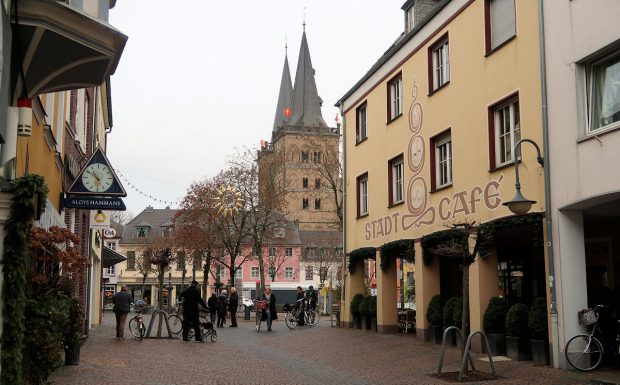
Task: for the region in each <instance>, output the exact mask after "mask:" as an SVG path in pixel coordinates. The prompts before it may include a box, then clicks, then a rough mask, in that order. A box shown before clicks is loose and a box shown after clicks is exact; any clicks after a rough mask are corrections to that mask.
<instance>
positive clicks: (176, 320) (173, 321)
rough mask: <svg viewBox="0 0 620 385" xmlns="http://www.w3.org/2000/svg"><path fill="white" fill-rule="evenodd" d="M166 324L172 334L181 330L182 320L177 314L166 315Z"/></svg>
mask: <svg viewBox="0 0 620 385" xmlns="http://www.w3.org/2000/svg"><path fill="white" fill-rule="evenodd" d="M168 325H170V332H171V333H172V334H179V333H181V331H182V330H183V320H182V319H181V317H179V316H178V315H177V314H172V315H170V316H169V317H168Z"/></svg>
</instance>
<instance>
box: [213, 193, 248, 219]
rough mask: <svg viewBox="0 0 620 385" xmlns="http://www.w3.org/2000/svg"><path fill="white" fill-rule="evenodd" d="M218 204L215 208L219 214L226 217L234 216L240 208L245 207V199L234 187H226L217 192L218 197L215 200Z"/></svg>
mask: <svg viewBox="0 0 620 385" xmlns="http://www.w3.org/2000/svg"><path fill="white" fill-rule="evenodd" d="M215 199H216V200H217V203H216V205H215V208H216V209H217V213H218V214H220V213H222V214H223V215H224V216H225V217H227V216H229V215H234V214H235V213H236V212H237V211H239V209H240V208H242V207H243V198H241V193H240V192H239V191H237V190H236V189H235V188H234V187H230V186H225V187H222V188H220V189H219V190H218V191H217V197H216V198H215Z"/></svg>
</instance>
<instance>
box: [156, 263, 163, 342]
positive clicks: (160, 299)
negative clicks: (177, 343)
mask: <svg viewBox="0 0 620 385" xmlns="http://www.w3.org/2000/svg"><path fill="white" fill-rule="evenodd" d="M164 269H165V266H163V265H159V269H158V272H157V273H158V274H157V281H158V282H159V289H158V291H157V293H158V298H157V304H158V306H157V307H158V308H159V310H162V309H163V308H164ZM162 321H163V317H162V315H161V314H160V315H159V323H158V325H157V338H161V327H162Z"/></svg>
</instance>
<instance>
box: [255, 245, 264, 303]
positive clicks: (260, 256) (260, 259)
mask: <svg viewBox="0 0 620 385" xmlns="http://www.w3.org/2000/svg"><path fill="white" fill-rule="evenodd" d="M256 247H257V248H256V251H257V254H258V271H259V275H260V287H262V288H263V289H264V288H265V261H264V260H263V248H262V246H261V245H256ZM256 296H257V297H258V293H256Z"/></svg>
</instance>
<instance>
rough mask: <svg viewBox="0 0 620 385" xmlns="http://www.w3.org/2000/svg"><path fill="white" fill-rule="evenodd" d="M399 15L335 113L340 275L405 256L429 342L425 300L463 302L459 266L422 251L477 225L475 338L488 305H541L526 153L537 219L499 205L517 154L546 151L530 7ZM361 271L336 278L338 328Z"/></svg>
mask: <svg viewBox="0 0 620 385" xmlns="http://www.w3.org/2000/svg"><path fill="white" fill-rule="evenodd" d="M515 4H516V5H515ZM403 10H404V11H405V20H406V22H405V32H404V33H403V34H402V35H401V36H400V37H399V38H398V40H397V41H396V42H395V43H394V44H393V45H392V46H391V47H390V48H389V49H388V51H387V52H386V53H385V54H384V55H383V56H382V57H381V58H380V59H379V61H378V62H377V63H376V64H375V65H374V66H373V67H372V68H371V70H370V71H369V72H368V73H367V74H365V75H364V77H363V78H362V79H360V81H358V82H357V84H356V85H355V86H354V87H353V88H352V89H351V90H349V91H348V92H347V93H346V94H345V95H344V96H343V97H342V98H341V100H340V101H339V102H338V106H339V107H340V109H341V112H342V114H343V116H344V120H343V122H344V152H345V154H344V155H345V184H346V199H345V251H346V254H347V256H348V258H347V260H348V261H347V262H351V259H352V258H351V253H352V252H353V255H354V256H356V255H359V253H358V254H356V252H355V251H356V250H360V249H362V248H365V247H375V248H377V251H376V256H375V258H376V261H377V265H379V264H380V263H379V262H380V261H381V252H380V248H381V247H382V246H384V245H386V244H388V243H389V242H392V241H398V240H401V239H403V240H406V241H405V243H407V242H410V243H415V247H414V251H415V282H416V305H417V322H416V324H417V325H416V327H417V332H418V338H425V336H426V335H427V332H428V329H429V326H430V325H429V324H428V321H427V319H426V310H427V306H428V304H429V302H430V300H431V298H432V297H433V296H434V295H436V294H441V295H442V296H443V297H444V298H446V299H447V298H448V297H451V296H459V295H462V292H463V287H462V279H461V272H460V271H461V267H459V263H458V262H459V261H457V260H455V259H454V258H447V257H443V256H441V257H437V256H435V257H433V253H432V251H433V250H431V249H430V247H429V248H427V250H424V249H423V247H422V246H423V245H424V244H425V243H424V242H425V240H427V241H428V242H429V243H427V245H430V244H433V242H436V241H437V239H441V238H442V234H446V233H447V232H445V230H447V229H448V228H450V227H451V226H453V225H455V224H462V223H466V222H467V223H473V222H475V223H476V224H487V226H488V227H487V229H488V230H490V231H491V233H492V235H493V236H492V237H487V238H485V239H486V240H487V241H488V242H487V244H486V245H485V246H486V248H485V254H484V255H485V258H483V259H481V258H476V260H475V261H474V262H473V264H471V266H470V269H469V271H470V283H469V299H470V302H471V303H470V309H471V314H470V323H471V330H472V331H475V330H481V329H482V317H483V314H484V311H485V309H486V306H487V303H488V301H489V299H490V298H491V297H493V296H496V295H500V294H501V295H504V296H506V298H507V299H509V300H510V301H511V302H520V301H523V302H525V303H526V304H529V303H530V302H529V301H531V300H532V298H533V297H537V296H545V268H544V260H545V259H544V254H543V251H542V248H539V247H537V246H532V245H533V241H532V239H534V240H535V239H536V237H538V236H539V237H540V239H542V232H541V230H540V229H541V228H542V227H541V225H542V216H541V215H540V213H541V212H544V202H543V201H544V193H543V192H544V190H543V189H544V186H543V176H542V170H541V167H540V165H539V164H538V163H536V158H535V157H534V155H535V152H534V151H533V148H531V147H526V146H523V147H524V148H523V150H524V151H523V157H522V158H521V161H520V162H519V172H520V178H521V184H522V186H521V187H522V191H523V194H524V195H525V196H527V197H529V198H531V199H533V200H535V201H538V203H535V204H534V207H533V211H535V212H536V213H534V214H529V215H525V216H521V217H515V216H513V215H512V213H511V212H510V211H509V210H508V208H506V207H505V206H503V205H502V203H505V202H506V201H508V200H510V199H511V198H512V197H513V195H514V194H515V185H514V180H515V172H514V161H513V160H514V154H513V148H514V146H515V144H516V142H517V141H518V140H519V139H520V138H529V139H532V140H534V141H535V142H538V143H542V131H541V95H540V80H539V74H540V71H539V55H538V52H539V45H538V41H539V40H538V24H537V23H538V18H537V10H536V2H529V1H521V2H515V1H514V0H453V1H413V0H409V1H407V2H406V3H405V4H404V5H403ZM371 54H372V53H369V55H371ZM515 218H522V219H515ZM521 222H523V223H525V224H524V225H518V224H519V223H521ZM442 231H443V232H442ZM425 236H426V238H424V237H425ZM434 245H436V243H434ZM434 250H435V251H436V249H434ZM386 254H387V253H386ZM425 254H426V256H425V257H424V258H423V256H424V255H425ZM386 258H387V257H386ZM353 263H357V261H356V260H353ZM395 266H396V264H395V263H391V264H389V267H387V268H386V269H385V270H383V269H379V268H377V288H378V290H377V295H378V315H377V317H378V329H379V331H380V332H392V331H394V330H395V329H396V324H397V314H396V306H395V300H394V299H395V298H397V295H396V287H397V286H396V267H395ZM361 270H362V269H355V270H354V271H355V272H354V273H348V274H347V276H346V285H345V297H344V301H343V304H342V306H343V309H344V310H343V315H342V316H343V319H344V321H345V324H348V325H350V324H351V322H352V316H351V314H350V310H349V307H350V301H351V298H352V296H353V295H354V294H356V293H360V292H363V287H362V282H363V280H362V277H360V272H361Z"/></svg>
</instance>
